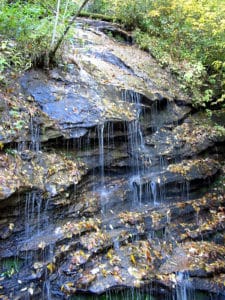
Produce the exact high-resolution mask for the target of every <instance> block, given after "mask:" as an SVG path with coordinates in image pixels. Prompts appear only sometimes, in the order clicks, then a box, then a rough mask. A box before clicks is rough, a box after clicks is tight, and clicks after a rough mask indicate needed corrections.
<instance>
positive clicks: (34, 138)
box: [30, 116, 41, 152]
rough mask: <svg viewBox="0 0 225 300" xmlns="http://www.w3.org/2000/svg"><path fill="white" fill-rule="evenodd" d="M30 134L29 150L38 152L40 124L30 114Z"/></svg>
mask: <svg viewBox="0 0 225 300" xmlns="http://www.w3.org/2000/svg"><path fill="white" fill-rule="evenodd" d="M30 135H31V143H30V150H32V151H35V152H38V151H40V150H41V141H40V125H39V124H37V122H36V121H35V120H34V118H33V117H32V116H31V118H30Z"/></svg>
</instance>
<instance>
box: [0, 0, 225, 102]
mask: <svg viewBox="0 0 225 300" xmlns="http://www.w3.org/2000/svg"><path fill="white" fill-rule="evenodd" d="M57 2H58V3H57ZM87 2H89V1H87ZM81 3H82V1H76V2H74V1H68V0H61V1H59V0H58V1H54V0H48V1H46V2H43V1H40V0H33V1H30V0H28V1H26V2H24V1H23V2H22V1H18V0H15V1H6V0H2V3H1V10H0V32H1V35H0V49H1V52H0V76H1V78H0V80H3V79H4V78H3V75H2V72H3V70H4V69H7V68H9V67H10V68H13V69H15V68H16V69H27V68H29V67H31V66H32V64H35V63H38V59H39V57H40V54H41V55H42V56H43V54H45V53H46V55H47V53H50V52H51V50H52V48H53V46H54V44H56V43H57V39H59V36H60V34H61V33H62V32H63V31H64V30H65V28H66V27H67V25H68V23H69V20H71V17H72V15H73V14H74V12H75V11H77V10H78V8H79V6H80V4H81ZM57 5H58V8H59V9H57ZM87 11H88V12H93V13H101V14H104V15H107V16H109V17H111V18H113V19H114V20H115V21H118V20H119V21H120V22H121V23H122V24H123V25H124V26H125V28H127V29H129V30H133V32H134V36H135V39H136V42H137V43H138V44H139V45H140V47H141V48H142V49H144V50H147V51H149V52H150V53H151V54H152V55H153V56H154V57H155V58H156V59H157V60H158V61H159V63H161V65H162V66H163V67H169V68H170V70H171V71H172V72H173V73H174V74H175V75H176V76H177V77H178V78H179V79H180V82H181V86H182V88H183V89H185V90H186V91H187V92H189V93H190V94H191V95H192V97H193V104H194V105H196V106H203V107H205V106H207V107H210V108H213V107H215V108H218V107H221V106H224V103H225V51H224V50H225V20H224V15H225V6H224V4H223V0H204V1H203V0H201V1H198V0H188V1H187V0H179V1H178V0H158V1H153V0H140V1H135V0H127V1H126V2H124V1H118V0H95V1H91V2H89V4H88V6H87ZM56 16H58V22H57V35H56V37H54V40H53V32H54V26H55V24H56Z"/></svg>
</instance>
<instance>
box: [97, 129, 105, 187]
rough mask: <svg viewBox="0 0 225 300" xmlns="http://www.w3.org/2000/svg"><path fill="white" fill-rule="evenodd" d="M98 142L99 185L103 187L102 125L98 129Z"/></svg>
mask: <svg viewBox="0 0 225 300" xmlns="http://www.w3.org/2000/svg"><path fill="white" fill-rule="evenodd" d="M98 141H99V165H100V172H101V173H100V174H101V184H102V186H103V185H104V123H103V124H101V125H99V127H98Z"/></svg>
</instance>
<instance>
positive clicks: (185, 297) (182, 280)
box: [176, 272, 193, 300]
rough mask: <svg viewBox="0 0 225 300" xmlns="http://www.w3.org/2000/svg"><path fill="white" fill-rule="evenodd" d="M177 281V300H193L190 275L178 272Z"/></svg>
mask: <svg viewBox="0 0 225 300" xmlns="http://www.w3.org/2000/svg"><path fill="white" fill-rule="evenodd" d="M176 279H177V285H176V300H191V299H192V300H193V298H192V296H193V295H191V284H190V280H189V275H188V273H187V272H178V273H177V277H176Z"/></svg>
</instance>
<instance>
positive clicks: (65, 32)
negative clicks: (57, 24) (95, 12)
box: [49, 0, 90, 63]
mask: <svg viewBox="0 0 225 300" xmlns="http://www.w3.org/2000/svg"><path fill="white" fill-rule="evenodd" d="M89 1H90V0H84V2H83V3H82V5H81V6H80V8H79V9H78V11H77V12H76V13H75V14H74V16H73V18H72V20H71V21H70V22H69V24H68V25H67V27H66V29H65V30H64V32H63V33H62V35H61V36H60V37H59V39H58V41H57V43H56V44H55V47H54V48H53V49H52V50H50V52H49V63H51V62H53V61H54V58H55V54H56V51H57V50H58V49H59V47H60V45H61V44H62V41H63V39H64V38H65V36H66V34H67V32H68V31H69V29H70V27H71V26H72V25H73V23H74V21H75V20H76V18H77V17H78V16H79V14H80V12H81V11H82V9H83V8H84V6H85V5H86V4H87V3H88V2H89Z"/></svg>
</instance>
